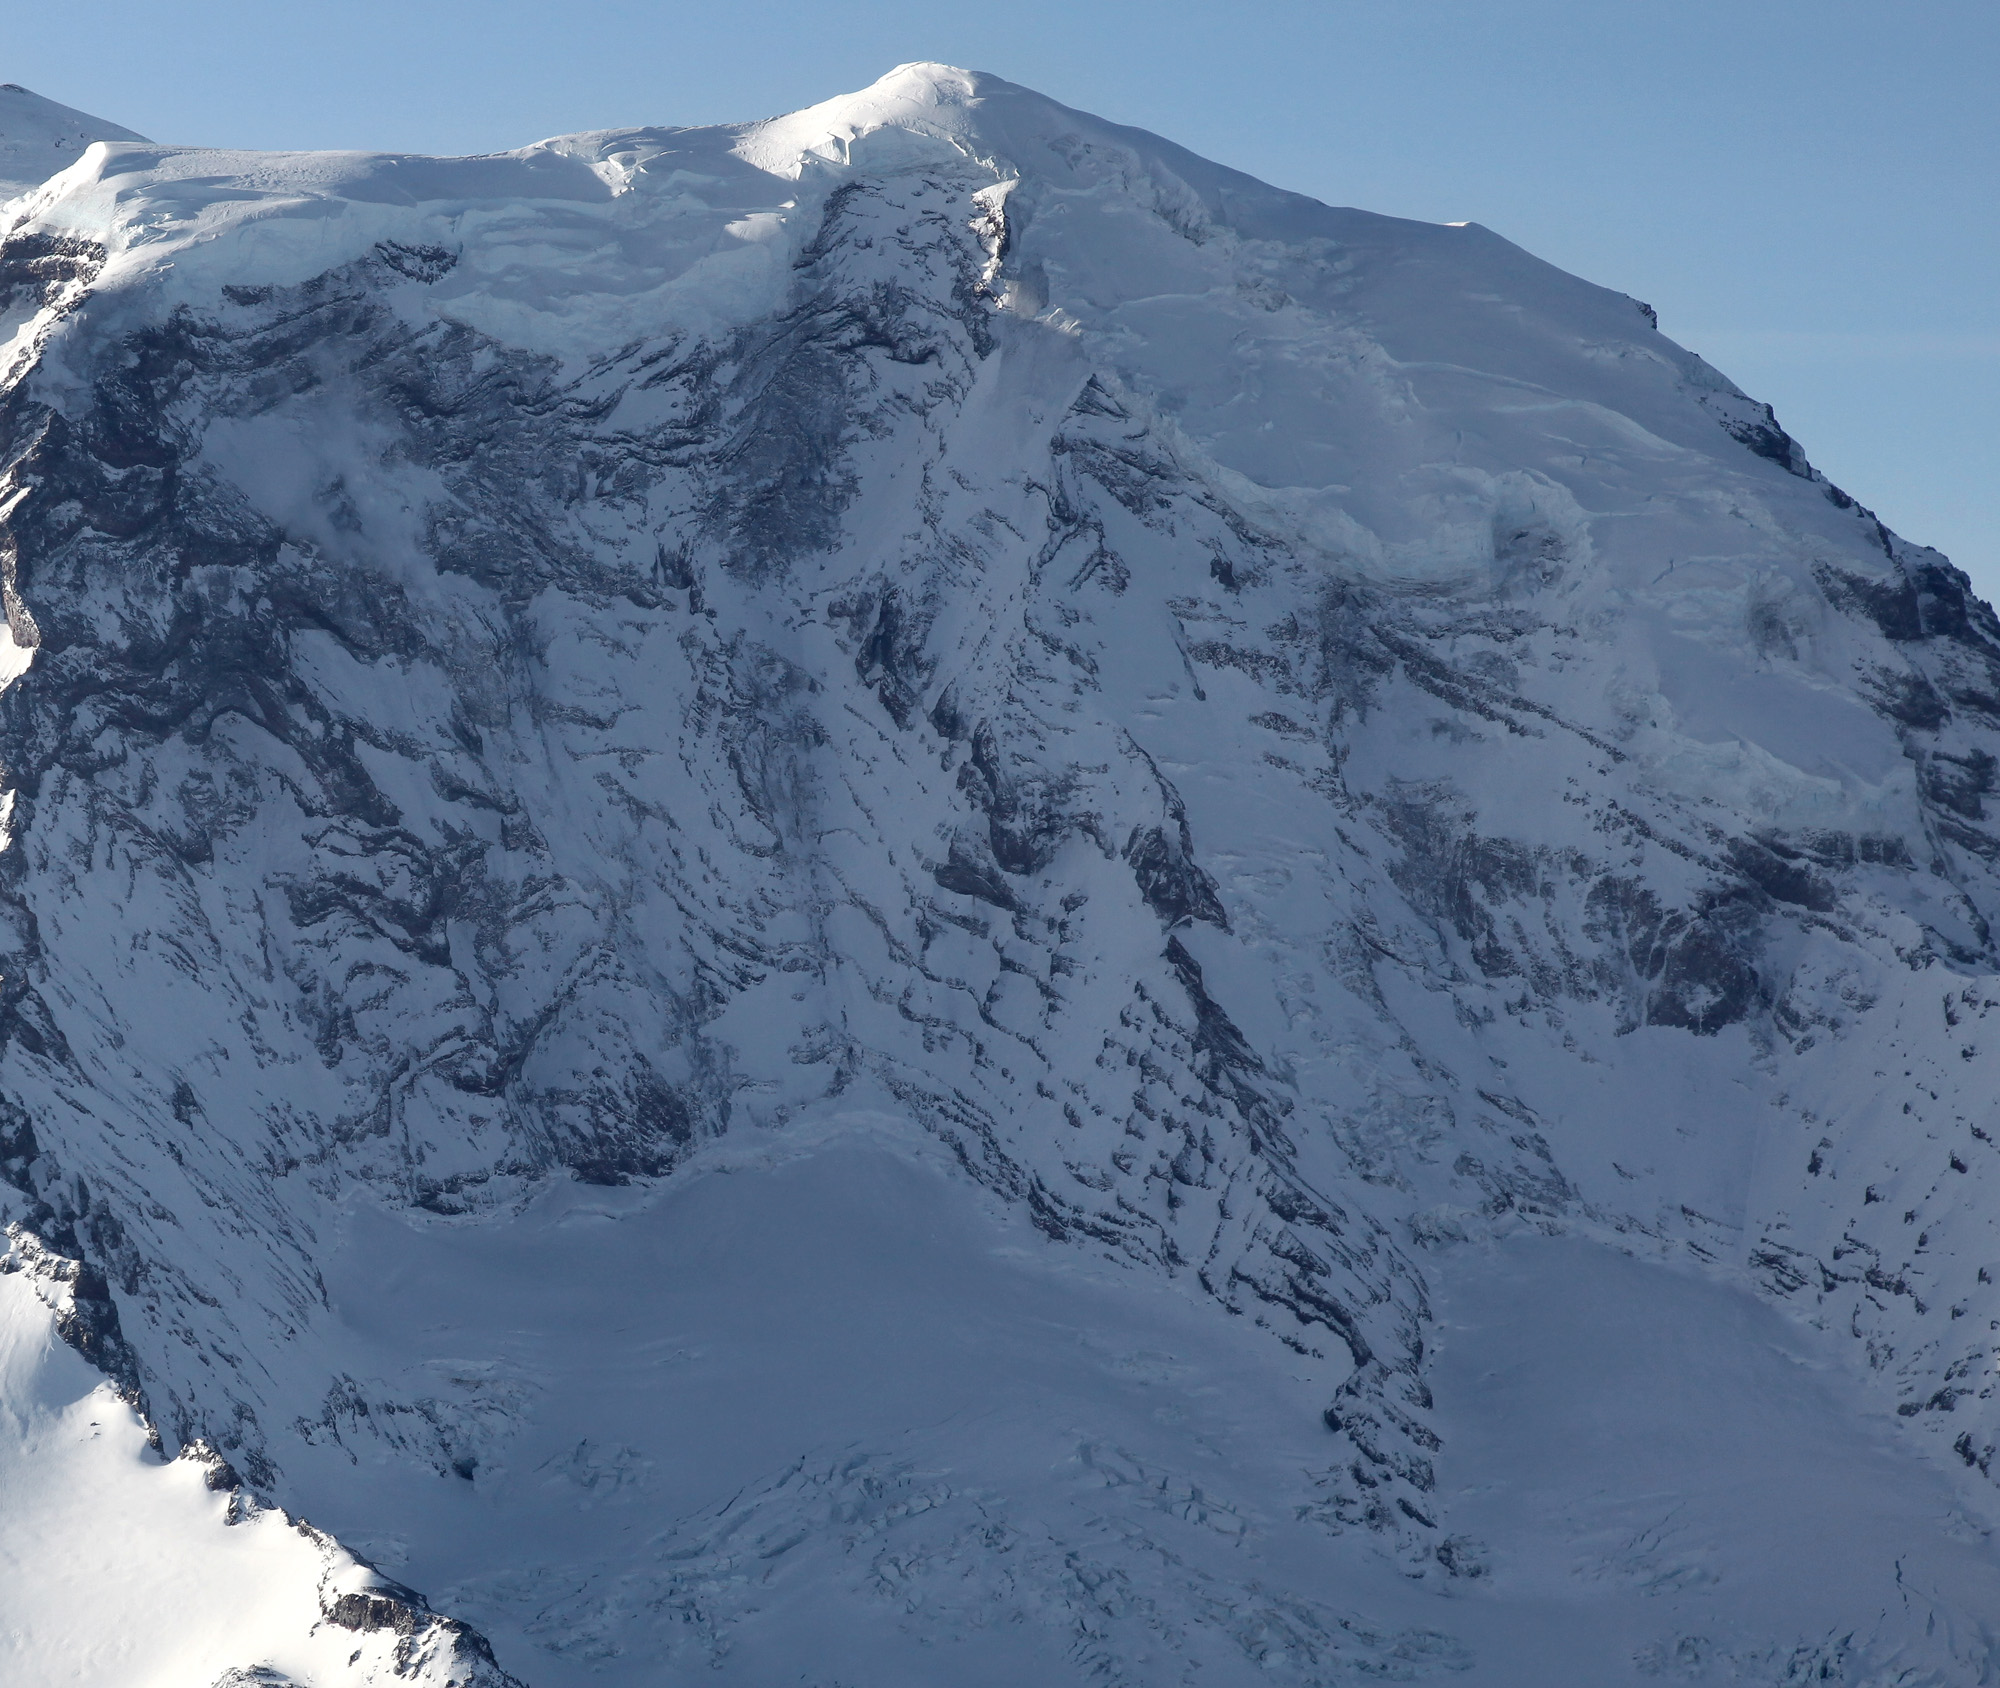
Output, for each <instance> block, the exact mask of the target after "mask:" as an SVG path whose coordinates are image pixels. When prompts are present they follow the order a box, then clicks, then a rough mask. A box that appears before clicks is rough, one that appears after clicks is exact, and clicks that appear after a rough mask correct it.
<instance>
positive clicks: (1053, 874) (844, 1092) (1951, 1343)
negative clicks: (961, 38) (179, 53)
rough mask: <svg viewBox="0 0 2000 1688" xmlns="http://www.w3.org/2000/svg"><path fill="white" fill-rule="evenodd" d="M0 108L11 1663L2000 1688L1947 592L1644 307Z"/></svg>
mask: <svg viewBox="0 0 2000 1688" xmlns="http://www.w3.org/2000/svg"><path fill="white" fill-rule="evenodd" d="M8 102H12V103H8ZM57 140H61V141H62V142H63V145H62V146H61V147H57V146H56V144H55V143H56V141H57ZM36 148H40V149H41V150H40V151H36V150H35V149H36ZM0 149H6V150H0V176H5V177H6V178H7V180H6V184H5V185H3V186H0V193H4V192H7V191H10V190H11V189H14V188H18V189H19V190H20V191H19V192H18V193H17V194H16V196H15V197H14V198H12V199H11V200H9V201H8V202H7V203H6V204H5V206H4V208H0V230H4V239H0V582H4V601H5V607H6V612H7V621H8V627H9V632H10V640H9V643H8V644H7V646H6V651H8V652H11V653H12V655H11V656H9V657H7V659H6V660H5V662H4V663H0V771H4V780H3V781H0V783H4V785H5V788H6V791H5V796H4V798H0V803H4V804H5V809H4V814H0V827H4V838H5V843H4V846H0V1220H4V1221H5V1222H6V1224H7V1226H8V1235H9V1238H10V1239H11V1245H12V1246H11V1252H10V1253H9V1254H8V1256H7V1257H6V1265H7V1268H8V1270H7V1271H6V1272H5V1273H4V1274H0V1319H4V1326H0V1328H3V1329H4V1353H0V1410H4V1413H5V1414H6V1424H7V1427H8V1431H9V1434H8V1435H6V1436H5V1437H0V1497H4V1504H0V1563H4V1565H5V1567H6V1574H5V1575H4V1576H0V1674H4V1675H6V1677H7V1679H8V1680H9V1681H10V1682H11V1681H20V1682H23V1683H34V1684H39V1683H43V1682H47V1683H51V1684H53V1683H58V1682H60V1683H77V1684H93V1685H95V1684H102V1685H104V1688H113V1685H116V1688H130V1685H132V1684H139V1683H145V1684H154V1683H157V1684H160V1685H161V1688H170V1685H175V1688H177V1685H179V1684H188V1685H190V1688H219V1685H222V1684H228V1685H230V1688H247V1685H249V1684H262V1685H266V1688H282V1685H286V1684H290V1685H292V1688H308V1685H309V1688H345V1685H350V1684H361V1683H388V1682H392V1681H407V1682H413V1683H417V1684H422V1685H426V1688H443V1685H445V1684H451V1685H453V1688H504V1685H505V1684H507V1683H509V1682H513V1683H517V1684H527V1685H530V1688H583V1685H586V1684H590V1685H596V1684H603V1685H605V1688H614V1685H622V1684H631V1685H635V1688H636V1685H638V1684H648V1685H652V1684H664V1683H680V1682H693V1681H697V1680H699V1681H703V1682H711V1681H712V1682H716V1683H718V1684H741V1685H743V1688H768V1685H774V1684H779V1683H786V1684H800V1685H809V1688H942V1685H944V1684H950V1685H952V1688H975V1685H977V1688H987V1685H991V1688H1013V1685H1017V1684H1027V1683H1035V1684H1044V1683H1048V1684H1054V1683H1076V1684H1079V1685H1081V1684H1085V1683H1109V1684H1129V1685H1132V1688H1164V1685H1172V1684H1185V1685H1188V1688H1224V1685H1236V1684H1244V1685H1247V1684H1253V1683H1254V1684H1259V1685H1263V1684H1297V1685H1300V1688H1306V1685H1314V1688H1322V1685H1325V1688H1330V1685H1337V1684H1350V1683H1357V1684H1358V1683H1370V1682H1381V1681H1440V1682H1453V1683H1466V1684H1469V1685H1475V1688H1502V1685H1507V1688H1515V1685H1518V1688H1546V1685H1547V1684H1551V1683H1578V1684H1584V1683H1588V1684H1590V1685H1592V1688H1598V1685H1604V1688H1610V1685H1614V1684H1620V1683H1632V1684H1652V1683H1661V1682H1665V1683H1673V1682H1679V1681H1688V1682H1707V1683H1728V1684H1744V1685H1767V1688H1777V1685H1780V1684H1785V1685H1800V1684H1805V1683H1809V1682H1810V1683H1815V1684H1825V1683H1836V1684H1842V1685H1845V1688H1888V1685H1891V1684H1894V1685H1896V1688H1946V1685H1950V1688H1956V1685H1959V1684H1974V1683H1983V1682H1991V1681H1995V1680H2000V1618H1996V1617H1995V1616H1994V1614H1995V1613H1996V1612H2000V1555H1996V1548H1995V1543H1994V1540H1993V1535H1992V1532H1993V1528H1994V1525H1995V1521H1996V1517H2000V1511H1996V1497H1995V1495H1994V1488H1993V1480H1992V1471H1991V1467H1992V1464H1993V1460H1994V1454H1995V1448H1996V1445H2000V1402H1996V1400H1995V1368H1996V1365H2000V1335H1996V1333H2000V1290H1996V1288H1995V1286H1994V1281H1993V1277H1994V1271H1995V1270H1996V1269H2000V1236H1996V1225H1995V1222H1996V1219H2000V1183H1996V1180H2000V1147H1996V1140H1995V1134H1996V1132H2000V1118H1996V1109H1995V1107H1994V1104H1993V1101H1992V1098H1993V1096H1994V1095H1995V1093H1996V1082H2000V1039H1996V1038H1995V1037H1994V1036H1992V1035H1990V1034H1989V1033H1988V1031H1987V1029H1986V1027H1985V1023H1984V1022H1985V1020H1986V1018H1987V1017H1988V1015H1989V1014H1990V1013H1991V1012H1992V1011H1993V1009H1994V1008H1995V1007H1996V1006H2000V952H1996V944H1995V936H1994V921H1995V919H1996V918H2000V877H1996V863H2000V825H1996V817H1995V813H1994V809H1993V804H1994V803H1995V802H1996V801H2000V748H1996V741H1997V740H2000V622H1996V620H1995V618H1994V615H1993V612H1992V611H1991V609H1989V608H1988V607H1987V606H1986V605H1984V604H1982V603H1980V602H1979V601H1978V600H1977V599H1976V598H1974V597H1973V596H1972V594H1971V592H1970V590H1969V588H1968V587H1967V584H1966V582H1965V579H1964V577H1963V576H1962V575H1960V574H1959V573H1958V572H1957V571H1956V570H1954V569H1953V568H1952V567H1951V566H1950V564H1949V563H1948V562H1947V561H1946V560H1945V559H1944V558H1943V557H1941V556H1939V555H1938V554H1937V553H1935V552H1932V551H1928V550H1926V549H1924V548H1922V547H1921V546H1917V545H1913V544H1911V543H1909V542H1907V541H1904V540H1903V539H1901V538H1899V537H1898V536H1896V535H1895V534H1893V533H1890V532H1889V531H1888V530H1887V529H1885V528H1884V527H1883V526H1882V525H1881V524H1880V523H1879V522H1878V521H1877V520H1876V519H1875V518H1874V517H1873V516H1872V515H1871V514H1870V513H1869V512H1868V510H1867V509H1866V508H1865V507H1864V506H1863V505H1861V504H1859V503H1857V502H1856V500H1855V499H1854V498H1853V497H1852V496H1850V495H1849V494H1848V493H1846V492H1844V491H1842V490H1841V489H1839V488H1837V487H1834V486H1832V485H1830V484H1829V483H1828V482H1827V481H1826V480H1825V479H1824V477H1822V476H1820V475H1819V474H1818V473H1817V472H1816V471H1814V470H1813V468H1812V467H1811V465H1810V463H1809V462H1808V461H1807V459H1806V457H1805V455H1804V453H1803V451H1802V449H1801V448H1800V446H1799V445H1798V444H1797V443H1796V442H1795V441H1794V440H1793V439H1792V438H1791V437H1790V436H1789V435H1788V434H1787V433H1786V432H1785V431H1784V430H1783V429H1782V428H1781V427H1780V426H1779V424H1778V422H1777V420H1776V418H1775V417H1773V416H1772V415H1771V413H1770V412H1769V410H1768V409H1766V408H1765V407H1764V406H1762V405H1760V404H1757V403H1756V402H1754V401H1753V400H1751V399H1750V398H1748V397H1747V396H1746V395H1744V394H1743V393H1742V392H1740V391H1739V390H1738V389H1737V388H1736V387H1734V386H1733V385H1732V384H1731V383H1730V382H1729V381H1728V380H1727V379H1726V378H1725V377H1724V376H1723V375H1722V374H1720V373H1719V372H1717V371H1716V370H1714V369H1713V368H1711V367H1710V366H1709V365H1707V364H1706V363H1704V362H1703V361H1702V360H1701V359H1700V358H1699V357H1697V356H1695V355H1694V354H1693V353H1691V352H1688V351H1686V350H1684V349H1682V348H1681V347H1678V346H1676V345H1675V344H1674V343H1673V342H1672V341H1670V340H1668V339H1666V338H1664V337H1663V336H1662V335H1661V334H1660V333H1659V332H1658V329H1657V327H1656V325H1655V323H1654V321H1653V314H1652V312H1651V311H1650V310H1649V309H1648V308H1647V307H1645V306H1644V305H1642V304H1640V303H1638V302H1637V301H1635V300H1632V299H1630V298H1627V297H1625V296H1623V295H1621V294H1616V293H1612V292H1608V291H1606V290H1604V289H1601V288H1597V287H1594V286H1591V285H1590V284H1588V283H1586V282H1583V281H1581V280H1578V279H1577V278H1575V277H1572V276H1569V275H1566V274H1564V273H1562V272H1560V271H1557V270H1555V269H1553V268H1551V267H1550V266H1548V265H1545V264H1542V263H1540V262H1538V261H1537V260H1535V259H1534V258H1532V257H1530V256H1529V255H1527V254H1526V253H1524V252H1522V251H1520V250H1519V249H1518V248H1516V247H1513V246H1511V245H1510V244H1508V243H1507V242H1506V241H1504V240H1502V239H1501V238H1499V237H1498V236H1497V235H1494V234H1493V233H1491V232H1490V231H1487V230H1485V229H1482V228H1479V227H1477V226H1476V225H1467V226H1450V227H1441V226H1433V225H1427V224H1418V223H1411V222H1405V221H1400V220H1397V219H1394V218H1388V217H1380V216H1374V215H1371V214H1368V213H1365V212H1360V211H1352V210H1339V209H1334V208H1330V207H1327V206H1324V205H1320V204H1318V203H1317V202H1315V201H1311V200H1308V199H1305V198H1302V197H1300V196H1297V195H1293V194H1288V193H1283V192H1281V191H1279V190H1276V189H1273V188H1270V187H1267V186H1264V185H1263V184H1261V183H1258V182H1255V181H1253V180H1251V179H1249V178H1247V177H1244V176H1241V175H1238V174H1236V173H1234V172H1231V171H1229V170H1227V169H1224V168H1222V167H1221V166H1218V165H1214V164H1210V163H1207V162H1206V161H1203V160H1201V159H1198V158H1195V157H1193V156H1192V155H1190V154H1188V153H1186V152H1183V151H1182V150H1180V149H1179V148H1177V147H1174V146H1173V145H1171V144H1170V143H1168V142H1166V141H1163V140H1160V139H1158V138H1157V137H1154V136H1150V135H1146V134H1143V133H1141V132H1139V131H1136V130H1130V129H1124V128H1120V127H1118V126H1116V125H1112V124H1108V123H1104V122H1102V121H1100V120H1098V119H1095V118H1091V117H1088V116H1085V115H1083V114H1081V113H1077V112H1073V111H1070V110H1068V109H1066V108H1064V107H1061V106H1058V105H1056V104H1055V103H1053V102H1052V101H1049V100H1046V99H1043V98H1042V97H1040V96H1039V95H1036V94H1033V93H1031V92H1029V91H1028V90H1025V89H1021V88H1017V87H1014V86H1012V85H1010V84H1008V83H1005V82H1003V81H1000V80H998V79H996V78H993V77H988V76H983V75H977V74H973V73H968V72H964V71H959V70H954V69H950V68H948V67H943V66H938V65H906V66H903V67H900V68H899V69H898V70H896V71H894V72H892V73H891V74H890V75H889V76H887V77H885V78H884V79H883V80H882V81H881V82H879V83H877V84H876V85H875V86H874V87H872V88H870V89H867V90H865V91H863V92H861V93H859V94H855V95H851V96H847V97H844V98H841V99H836V100H832V101H828V102H827V103H825V104H824V105H820V106H815V107H813V108H810V109H809V110H807V111H803V112H798V113H794V114H792V115H790V116H787V117H782V118H777V119H774V120H771V121H769V122H765V123H759V124H750V125H743V126H735V127H727V128H714V129H637V130H619V131H604V132H599V133H593V134H587V135H576V136H566V137H560V138H557V139H554V140H550V141H545V142H542V143H540V144H538V145H536V146H532V147H527V148H523V149H521V150H520V151H518V152H514V153H507V154H500V155H495V156H492V157H485V158H469V159H428V158H414V157H407V156H400V155H378V154H358V153H343V154H261V153H220V152H211V151H197V150H190V149H183V148H170V147H160V146H155V145H153V144H151V143H148V142H143V141H140V140H138V139H137V138H136V137H131V136H129V135H128V134H127V133H126V132H124V131H121V130H116V129H115V128H113V127H112V126H110V125H104V124H98V123H96V122H95V121H94V120H91V119H87V118H84V117H82V116H81V114H78V113H73V112H69V111H67V110H66V108H60V107H55V106H53V105H50V104H49V103H48V102H45V101H38V100H36V99H35V97H34V96H31V95H26V94H24V93H22V92H21V91H20V90H11V91H9V90H0ZM66 149H67V150H66ZM31 155H32V156H31ZM58 155H60V156H58ZM23 161H24V162H23ZM9 172H18V177H17V176H15V175H11V174H9ZM0 654H4V653H0ZM1989 1186H1991V1187H1989ZM308 1521H309V1522H308Z"/></svg>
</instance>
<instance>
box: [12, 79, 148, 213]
mask: <svg viewBox="0 0 2000 1688" xmlns="http://www.w3.org/2000/svg"><path fill="white" fill-rule="evenodd" d="M145 138H146V137H145V136H144V135H135V134H134V133H133V132H132V131H131V130H130V129H121V128H119V126H118V125H117V124H115V123H107V122H105V121H104V119H103V118H101V117H92V116H91V115H90V114H89V113H88V112H83V111H77V110H74V109H73V108H71V107H69V106H66V105H58V104H56V102H55V101H54V100H45V99H43V98H42V96H41V95H40V94H33V93H30V92H29V91H28V90H27V89H26V88H23V87H22V86H21V85H20V84H19V83H18V82H0V200H7V199H14V198H17V197H18V196H20V195H21V194H24V193H26V192H28V191H29V190H30V189H33V188H38V187H40V186H41V185H42V184H43V183H44V182H46V181H47V180H48V179H49V178H50V177H51V176H53V175H56V174H57V173H59V172H60V171H63V170H67V169H68V168H69V167H70V166H71V165H72V164H74V163H76V162H77V160H78V159H80V158H82V157H83V155H84V153H85V152H87V151H88V150H89V149H90V145H91V143H92V142H93V141H143V140H144V139H145Z"/></svg>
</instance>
